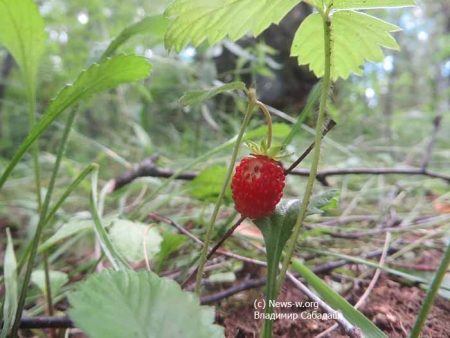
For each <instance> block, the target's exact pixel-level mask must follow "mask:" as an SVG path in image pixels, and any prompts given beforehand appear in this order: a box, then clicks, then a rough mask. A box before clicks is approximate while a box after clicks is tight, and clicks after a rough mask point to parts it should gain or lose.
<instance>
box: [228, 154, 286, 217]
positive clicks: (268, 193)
mask: <svg viewBox="0 0 450 338" xmlns="http://www.w3.org/2000/svg"><path fill="white" fill-rule="evenodd" d="M284 179H285V176H284V172H283V169H282V168H281V167H280V166H279V165H278V164H277V162H275V161H274V160H272V159H270V158H268V157H267V156H264V155H256V156H254V157H246V158H244V159H243V160H242V161H241V163H239V165H238V166H237V167H236V173H235V174H234V177H233V180H232V182H231V190H232V191H233V199H234V203H235V206H234V208H235V209H236V211H238V212H239V213H240V214H241V215H242V216H244V217H249V218H250V219H258V218H261V217H264V216H268V215H270V214H271V213H272V211H274V210H275V207H276V205H277V204H278V202H279V201H280V199H281V197H282V196H283V188H284Z"/></svg>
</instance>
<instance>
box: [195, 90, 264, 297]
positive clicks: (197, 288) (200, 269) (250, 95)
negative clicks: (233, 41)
mask: <svg viewBox="0 0 450 338" xmlns="http://www.w3.org/2000/svg"><path fill="white" fill-rule="evenodd" d="M248 98H249V103H248V107H247V112H246V113H245V117H244V121H243V122H242V126H241V130H240V131H239V135H238V137H237V139H236V144H235V145H234V149H233V154H232V155H231V160H230V164H229V166H228V171H227V175H226V177H225V181H224V182H223V185H222V189H221V191H220V194H219V197H218V198H217V201H216V205H215V206H214V211H213V213H212V215H211V220H210V222H209V224H208V228H207V229H206V235H205V240H204V243H205V244H204V246H203V248H202V253H201V255H200V261H199V264H198V271H197V279H196V281H195V293H196V294H197V295H199V294H200V288H201V284H202V276H203V269H204V268H205V263H206V257H207V255H208V249H209V245H210V243H211V237H212V233H213V229H214V223H215V222H216V218H217V214H218V213H219V208H220V205H221V203H222V200H223V197H224V196H225V191H226V189H227V186H228V183H229V182H230V179H231V175H232V174H233V170H234V164H235V163H236V158H237V155H238V151H239V147H240V145H241V142H242V137H243V136H244V132H245V129H246V127H247V124H248V122H249V121H250V117H251V116H252V112H253V109H254V108H255V106H256V93H255V89H253V88H250V90H249V91H248Z"/></svg>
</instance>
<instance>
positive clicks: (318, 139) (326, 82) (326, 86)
mask: <svg viewBox="0 0 450 338" xmlns="http://www.w3.org/2000/svg"><path fill="white" fill-rule="evenodd" d="M328 15H329V13H328V11H326V12H325V13H324V14H323V16H322V18H323V29H324V51H325V73H324V76H323V82H322V92H321V95H320V105H319V114H318V117H317V124H316V135H315V141H314V143H315V147H314V155H313V161H312V164H311V170H310V174H309V177H308V182H307V184H306V189H305V193H304V195H303V202H302V206H301V208H300V210H299V214H298V216H297V221H296V223H295V226H294V230H293V231H292V232H293V233H292V235H291V238H290V240H289V243H288V248H287V251H286V255H285V256H284V260H283V264H282V268H281V272H280V276H279V278H278V287H277V290H278V293H279V292H280V290H281V287H282V285H283V282H284V279H285V278H286V272H287V270H288V268H289V265H290V263H291V258H292V255H293V254H294V251H295V246H296V244H297V238H298V235H299V234H300V230H301V228H302V223H303V221H304V220H305V217H306V211H307V209H308V204H309V200H310V198H311V194H312V190H313V187H314V182H315V179H316V174H317V170H318V167H319V160H320V151H321V148H322V126H323V123H324V121H325V112H326V108H327V101H328V93H329V91H330V90H331V44H330V43H331V40H330V33H331V31H330V25H331V21H330V20H329V17H328Z"/></svg>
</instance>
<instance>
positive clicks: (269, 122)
mask: <svg viewBox="0 0 450 338" xmlns="http://www.w3.org/2000/svg"><path fill="white" fill-rule="evenodd" d="M256 104H257V105H258V107H259V108H261V110H262V111H263V113H264V115H265V116H266V123H267V149H269V148H270V146H271V145H272V117H271V116H270V113H269V110H268V109H267V107H266V106H265V105H264V103H262V102H259V101H256Z"/></svg>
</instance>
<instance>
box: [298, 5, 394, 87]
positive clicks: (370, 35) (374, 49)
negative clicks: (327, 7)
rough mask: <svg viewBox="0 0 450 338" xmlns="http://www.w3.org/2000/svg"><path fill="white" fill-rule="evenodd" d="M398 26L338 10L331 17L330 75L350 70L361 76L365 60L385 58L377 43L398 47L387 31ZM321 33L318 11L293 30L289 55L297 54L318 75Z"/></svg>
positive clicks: (320, 70)
mask: <svg viewBox="0 0 450 338" xmlns="http://www.w3.org/2000/svg"><path fill="white" fill-rule="evenodd" d="M399 30H400V28H399V27H397V26H395V25H392V24H390V23H387V22H385V21H383V20H380V19H377V18H375V17H372V16H370V15H367V14H364V13H359V12H354V11H339V12H336V13H334V14H333V16H332V20H331V41H332V46H331V77H332V79H333V80H337V79H338V78H339V77H342V78H343V79H346V78H348V76H349V75H350V73H351V72H353V73H355V74H357V75H362V73H363V69H361V68H360V67H361V66H362V65H364V62H365V60H369V61H372V62H381V61H383V59H384V55H383V52H382V50H381V48H380V46H383V47H386V48H390V49H396V50H398V49H399V46H398V44H397V42H396V41H395V39H394V38H393V37H392V36H391V35H390V34H389V32H396V31H399ZM323 35H324V32H323V22H322V17H321V15H320V14H318V13H315V14H312V15H310V16H308V17H307V18H306V19H305V20H304V21H303V22H302V24H301V25H300V28H299V29H298V30H297V32H296V33H295V37H294V41H293V43H292V47H291V56H298V63H299V64H300V65H306V64H309V68H310V69H311V70H312V71H313V72H314V73H315V74H316V75H317V76H318V77H321V76H323V74H324V70H325V56H324V48H323V44H324V36H323Z"/></svg>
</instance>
